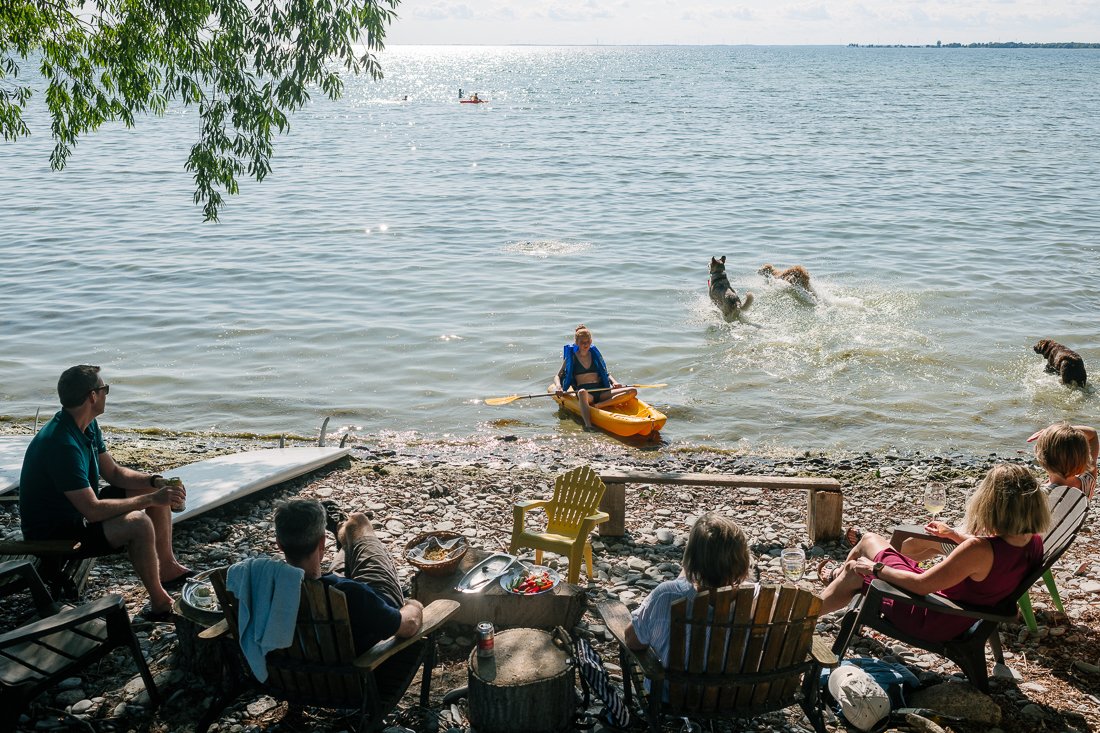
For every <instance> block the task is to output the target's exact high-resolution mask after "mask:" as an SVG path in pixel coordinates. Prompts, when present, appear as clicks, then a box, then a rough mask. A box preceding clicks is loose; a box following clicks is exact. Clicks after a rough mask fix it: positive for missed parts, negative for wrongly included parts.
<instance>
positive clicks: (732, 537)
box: [684, 512, 749, 588]
mask: <svg viewBox="0 0 1100 733" xmlns="http://www.w3.org/2000/svg"><path fill="white" fill-rule="evenodd" d="M748 574H749V542H748V540H747V539H746V538H745V533H744V532H743V531H742V530H741V528H740V527H739V526H737V522H735V521H733V520H732V519H727V518H726V517H723V516H722V515H720V514H718V513H716V512H707V513H706V514H704V515H703V516H701V517H699V518H698V519H697V520H695V525H694V526H693V527H692V528H691V533H690V534H689V535H688V540H687V546H685V547H684V575H685V576H687V579H688V580H689V581H691V583H692V584H693V585H695V586H696V587H699V588H721V587H722V586H724V585H739V584H740V583H741V581H742V580H744V579H745V576H746V575H748Z"/></svg>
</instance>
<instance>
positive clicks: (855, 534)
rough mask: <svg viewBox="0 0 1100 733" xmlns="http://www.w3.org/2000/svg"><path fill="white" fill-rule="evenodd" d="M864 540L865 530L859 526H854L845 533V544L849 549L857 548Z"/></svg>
mask: <svg viewBox="0 0 1100 733" xmlns="http://www.w3.org/2000/svg"><path fill="white" fill-rule="evenodd" d="M861 539H863V530H862V529H860V527H859V526H858V525H854V524H853V525H852V526H851V527H849V528H848V529H847V530H846V531H845V532H844V544H845V545H847V547H848V549H851V548H853V547H855V546H856V545H857V544H859V541H860V540H861Z"/></svg>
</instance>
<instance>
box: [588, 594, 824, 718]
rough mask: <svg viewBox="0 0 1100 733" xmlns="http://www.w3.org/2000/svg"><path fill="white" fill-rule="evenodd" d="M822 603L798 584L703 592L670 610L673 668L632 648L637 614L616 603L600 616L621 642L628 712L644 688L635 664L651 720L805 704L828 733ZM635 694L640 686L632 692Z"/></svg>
mask: <svg viewBox="0 0 1100 733" xmlns="http://www.w3.org/2000/svg"><path fill="white" fill-rule="evenodd" d="M820 608H821V599H820V598H818V597H817V596H815V595H814V594H813V593H811V592H810V591H808V590H805V589H802V588H796V587H794V586H791V585H783V586H775V585H763V586H760V588H759V592H757V591H756V589H755V587H754V586H752V585H745V586H741V587H740V588H721V589H719V590H717V591H704V592H702V593H700V594H699V595H697V596H696V597H695V599H694V601H693V602H692V603H689V602H688V601H687V600H686V599H682V600H679V601H676V602H675V603H673V604H672V608H671V610H670V613H669V615H670V619H669V624H670V627H671V640H670V643H669V654H668V658H669V662H668V666H667V667H666V666H663V665H662V664H661V661H660V660H659V659H658V658H657V656H656V654H654V653H653V651H652V650H650V649H646V650H644V651H636V650H633V649H630V648H629V647H628V646H627V644H626V629H627V626H629V625H630V623H631V621H630V614H629V613H628V611H627V609H626V606H624V605H622V604H621V603H618V602H617V601H611V602H603V603H600V604H599V605H598V606H597V609H596V610H597V611H598V612H599V614H600V616H601V617H602V618H603V620H604V623H605V624H606V625H607V628H608V630H609V631H610V632H611V634H612V635H613V636H614V637H615V639H616V640H617V641H618V642H619V655H620V662H621V666H622V669H623V678H624V682H623V687H624V691H625V693H626V704H627V707H629V708H633V707H634V705H633V697H634V694H635V693H637V694H639V695H643V696H644V695H645V694H646V693H645V692H644V687H643V686H642V685H641V684H640V683H639V681H638V680H636V679H634V678H633V677H632V675H630V674H629V673H628V670H630V669H631V668H632V663H633V664H634V665H637V666H638V667H640V668H641V672H642V674H643V675H644V676H645V678H646V679H648V680H649V681H650V691H649V693H648V703H647V705H646V718H647V720H648V722H649V729H650V730H651V731H653V732H654V733H656V731H659V730H660V728H661V716H662V715H673V716H678V717H688V718H750V717H752V716H754V715H759V714H761V713H766V712H771V711H774V710H782V709H783V708H786V707H789V706H791V705H795V704H797V705H800V706H801V707H802V710H803V712H805V713H806V717H807V718H809V720H810V723H811V724H812V725H813V728H814V730H815V731H817V733H825V730H826V729H825V721H824V718H823V715H822V712H821V708H820V705H819V698H818V685H819V675H820V672H821V668H822V667H831V666H833V665H835V664H836V657H835V656H834V655H833V653H832V652H830V651H829V646H828V643H827V642H825V641H824V640H823V639H820V638H818V637H817V636H815V635H814V627H815V625H816V624H817V616H818V612H819V609H820ZM632 688H634V689H633V690H632Z"/></svg>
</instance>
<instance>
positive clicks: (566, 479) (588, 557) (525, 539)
mask: <svg viewBox="0 0 1100 733" xmlns="http://www.w3.org/2000/svg"><path fill="white" fill-rule="evenodd" d="M606 488H607V487H605V486H604V483H603V481H602V480H600V476H599V474H598V473H596V472H595V471H593V470H592V468H591V467H589V466H578V467H577V468H574V469H573V470H572V471H569V472H567V473H563V474H562V475H560V476H558V478H557V479H556V480H555V481H554V496H553V498H552V499H548V500H547V499H543V500H527V501H517V502H516V503H515V505H514V506H513V507H512V542H511V545H510V546H509V550H508V551H509V552H511V553H512V554H515V553H516V551H517V550H519V549H520V548H521V547H531V548H533V549H534V550H535V562H536V563H541V562H542V552H543V550H547V551H549V552H556V553H558V554H559V555H566V556H567V557H568V558H569V576H568V581H569V582H570V583H576V582H577V579H578V578H579V577H580V572H581V557H582V556H583V558H584V562H585V568H586V570H587V571H588V577H589V578H591V577H592V543H591V542H590V541H589V539H588V535H590V534H591V533H592V530H593V529H595V527H596V525H598V524H601V523H603V522H606V521H607V520H608V519H609V515H608V513H607V512H601V511H600V500H601V499H603V492H604V490H605V489H606ZM532 509H545V510H546V516H547V518H548V520H549V521H548V522H547V526H546V531H545V532H534V531H529V530H527V529H526V526H525V525H526V519H527V512H529V511H531V510H532Z"/></svg>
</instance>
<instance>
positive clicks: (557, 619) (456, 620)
mask: <svg viewBox="0 0 1100 733" xmlns="http://www.w3.org/2000/svg"><path fill="white" fill-rule="evenodd" d="M489 555H490V553H489V552H487V551H485V550H482V549H480V548H477V547H471V548H470V549H469V551H468V552H467V553H466V556H465V557H463V558H462V562H461V563H459V565H458V567H457V568H456V569H455V571H454V573H453V574H451V575H446V576H438V575H428V574H426V573H424V572H418V573H417V574H416V575H415V576H414V577H413V582H412V594H411V595H412V597H413V598H415V599H416V600H418V601H420V602H421V603H423V604H424V605H425V606H426V605H428V604H429V603H431V602H432V601H435V600H438V599H440V598H443V599H446V600H451V601H458V602H459V603H460V604H462V605H461V606H460V607H459V609H458V613H456V614H455V615H454V616H452V617H451V620H450V623H453V624H459V625H463V626H474V625H476V624H478V623H480V622H482V621H490V622H492V624H493V626H495V627H496V628H498V629H500V628H513V627H515V628H520V627H522V628H536V629H553V628H554V627H555V626H564V627H565V628H566V629H572V628H573V627H574V626H576V625H577V623H578V622H579V621H580V619H581V616H582V615H584V608H585V594H584V588H582V587H581V586H579V585H573V584H572V583H566V582H565V581H564V580H563V581H562V582H561V583H559V584H558V587H557V588H555V589H554V590H552V591H548V592H546V593H539V594H538V595H534V596H517V595H515V594H512V593H508V592H507V591H505V590H504V589H503V588H501V587H500V583H498V582H497V581H493V582H492V583H489V584H488V585H487V586H486V587H485V588H484V590H482V591H481V592H479V593H462V592H459V591H456V590H455V588H454V587H455V585H456V584H457V583H458V581H460V580H462V576H463V575H465V574H466V572H467V571H468V570H469V569H470V568H472V567H473V566H474V565H476V564H477V563H479V562H481V561H482V560H484V559H485V558H486V557H488V556H489Z"/></svg>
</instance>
